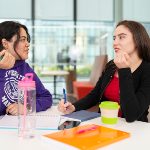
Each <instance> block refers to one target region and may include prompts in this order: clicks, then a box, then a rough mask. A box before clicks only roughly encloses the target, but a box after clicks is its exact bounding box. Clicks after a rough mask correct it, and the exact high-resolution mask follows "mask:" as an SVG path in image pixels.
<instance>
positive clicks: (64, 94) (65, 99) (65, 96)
mask: <svg viewBox="0 0 150 150" xmlns="http://www.w3.org/2000/svg"><path fill="white" fill-rule="evenodd" d="M63 96H64V104H65V103H66V102H67V95H66V90H65V89H64V88H63Z"/></svg>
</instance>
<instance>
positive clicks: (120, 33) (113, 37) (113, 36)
mask: <svg viewBox="0 0 150 150" xmlns="http://www.w3.org/2000/svg"><path fill="white" fill-rule="evenodd" d="M121 35H127V34H125V33H120V34H118V35H114V36H113V38H115V37H116V36H121Z"/></svg>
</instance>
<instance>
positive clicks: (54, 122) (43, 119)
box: [0, 113, 61, 130]
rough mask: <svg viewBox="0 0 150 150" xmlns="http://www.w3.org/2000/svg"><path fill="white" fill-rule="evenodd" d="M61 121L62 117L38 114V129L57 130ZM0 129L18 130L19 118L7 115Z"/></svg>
mask: <svg viewBox="0 0 150 150" xmlns="http://www.w3.org/2000/svg"><path fill="white" fill-rule="evenodd" d="M60 121H61V116H60V115H53V114H38V113H37V114H36V129H43V130H48V129H49V130H57V129H58V125H59V123H60ZM0 128H6V129H7V128H8V129H13V128H14V129H15V128H18V116H11V115H5V116H4V117H3V118H2V119H0Z"/></svg>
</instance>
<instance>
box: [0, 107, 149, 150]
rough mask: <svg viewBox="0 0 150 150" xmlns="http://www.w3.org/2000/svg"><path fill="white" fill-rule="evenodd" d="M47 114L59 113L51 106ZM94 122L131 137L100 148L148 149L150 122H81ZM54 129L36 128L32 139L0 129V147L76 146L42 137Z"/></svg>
mask: <svg viewBox="0 0 150 150" xmlns="http://www.w3.org/2000/svg"><path fill="white" fill-rule="evenodd" d="M42 113H48V114H51V113H52V114H60V113H59V112H58V111H57V109H56V107H52V108H51V109H49V110H47V111H46V112H42ZM88 123H94V124H98V125H102V126H106V127H111V128H115V129H119V130H122V131H126V132H129V133H130V134H131V137H129V138H127V139H124V140H122V141H119V142H116V143H113V144H111V145H108V146H105V147H103V148H101V149H102V150H128V149H135V150H142V149H150V148H149V146H150V144H149V143H150V124H149V123H144V122H140V121H135V122H133V123H127V122H126V121H125V120H124V119H119V122H118V123H117V124H116V125H105V124H102V123H101V121H100V118H96V119H92V120H89V121H87V122H83V123H82V124H88ZM52 132H55V131H50V130H49V131H44V130H38V131H36V137H35V138H33V139H24V140H23V139H19V138H18V136H17V130H16V129H13V130H6V129H0V147H1V149H2V148H3V149H5V150H10V149H13V150H20V149H21V150H30V149H32V150H60V149H61V150H67V149H69V150H74V149H76V148H74V147H71V146H69V145H66V144H63V143H60V142H57V141H54V140H51V139H48V140H45V138H43V137H42V135H43V134H48V133H52Z"/></svg>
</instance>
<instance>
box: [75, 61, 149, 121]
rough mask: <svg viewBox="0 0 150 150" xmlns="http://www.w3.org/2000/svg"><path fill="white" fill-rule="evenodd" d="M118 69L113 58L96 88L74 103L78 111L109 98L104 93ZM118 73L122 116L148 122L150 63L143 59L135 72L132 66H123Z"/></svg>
mask: <svg viewBox="0 0 150 150" xmlns="http://www.w3.org/2000/svg"><path fill="white" fill-rule="evenodd" d="M116 69H117V67H116V66H115V64H114V62H113V60H112V61H110V62H108V63H107V65H106V67H105V70H104V72H103V73H102V76H101V77H100V78H99V80H98V82H97V84H96V86H95V88H94V89H93V90H92V91H91V92H90V93H89V94H88V95H87V96H86V97H84V98H83V99H81V100H79V101H77V102H75V103H74V104H73V105H74V106H75V109H76V111H78V110H82V109H88V108H91V107H92V106H94V105H96V104H98V103H101V102H102V101H104V100H107V99H106V98H105V97H104V96H103V93H104V91H105V89H106V87H107V85H108V84H109V82H110V81H111V79H112V77H113V75H114V73H115V70H116ZM118 74H119V86H120V107H121V111H122V117H124V118H125V119H126V121H127V122H133V121H135V120H139V121H144V122H147V121H148V119H147V115H148V108H149V105H150V63H148V62H145V61H142V63H141V65H140V66H139V67H138V68H137V69H136V70H135V71H134V72H133V73H131V70H130V68H122V69H119V70H118Z"/></svg>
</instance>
